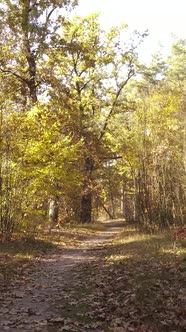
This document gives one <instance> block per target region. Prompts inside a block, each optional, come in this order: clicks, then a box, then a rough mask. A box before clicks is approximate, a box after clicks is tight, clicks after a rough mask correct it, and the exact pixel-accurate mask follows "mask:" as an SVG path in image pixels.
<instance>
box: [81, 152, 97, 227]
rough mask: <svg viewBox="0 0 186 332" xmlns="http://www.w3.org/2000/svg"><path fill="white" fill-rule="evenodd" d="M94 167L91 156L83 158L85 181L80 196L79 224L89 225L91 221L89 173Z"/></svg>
mask: <svg viewBox="0 0 186 332" xmlns="http://www.w3.org/2000/svg"><path fill="white" fill-rule="evenodd" d="M93 167H94V160H93V158H92V157H91V156H89V157H86V158H85V181H84V186H83V187H84V188H83V193H82V195H81V207H80V222H81V223H91V221H92V188H91V173H92V171H93Z"/></svg>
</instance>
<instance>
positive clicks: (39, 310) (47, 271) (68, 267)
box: [0, 221, 123, 332]
mask: <svg viewBox="0 0 186 332" xmlns="http://www.w3.org/2000/svg"><path fill="white" fill-rule="evenodd" d="M104 227H105V230H104V231H102V232H99V234H95V235H94V234H93V235H89V236H86V235H85V236H83V238H82V241H81V242H80V243H79V245H78V246H75V247H72V248H65V247H63V246H61V247H59V248H58V250H57V251H56V252H55V253H52V254H47V255H42V256H38V257H37V258H36V260H35V261H33V264H32V266H30V267H29V268H26V269H25V271H23V275H22V276H21V279H18V280H16V281H14V283H10V284H9V285H8V287H7V288H6V289H5V290H4V292H3V293H2V294H0V303H1V305H0V331H2V332H3V331H9V332H24V331H30V332H31V331H32V332H34V331H43V332H55V331H67V330H68V331H76V329H75V330H73V328H72V326H70V325H69V323H70V321H69V319H68V318H67V319H66V323H65V320H64V318H63V317H61V315H60V313H61V310H63V309H64V310H66V309H65V305H66V302H69V303H68V305H71V306H72V307H73V306H74V305H76V302H75V299H74V303H71V302H72V301H71V300H70V301H68V299H69V297H70V296H69V292H73V283H74V282H75V286H77V284H78V287H81V282H80V284H79V281H78V282H77V280H76V279H79V278H78V276H79V274H81V272H82V271H81V267H82V264H91V262H92V263H93V264H94V263H95V261H96V260H97V259H98V258H99V255H100V253H102V252H103V250H104V249H105V248H106V247H107V246H108V245H110V244H111V242H112V240H113V239H114V238H115V236H116V235H117V234H118V233H120V232H121V231H122V227H123V222H121V221H119V222H118V221H116V222H106V223H104ZM83 273H84V272H83ZM85 275H86V273H85ZM85 278H86V276H85ZM82 287H83V285H82ZM83 291H84V290H83V288H82V289H81V292H82V293H83ZM61 325H63V327H62V326H61ZM75 325H76V324H75ZM78 325H79V324H78V323H77V325H76V328H77V327H78ZM77 330H78V329H77ZM80 330H81V328H80Z"/></svg>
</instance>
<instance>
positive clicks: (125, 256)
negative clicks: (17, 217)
mask: <svg viewBox="0 0 186 332" xmlns="http://www.w3.org/2000/svg"><path fill="white" fill-rule="evenodd" d="M0 331H1V332H3V331H9V332H26V331H30V332H37V331H42V332H60V331H64V332H65V331H70V332H86V331H87V332H94V331H96V332H128V331H129V332H130V331H131V332H133V331H136V332H147V331H148V332H151V331H153V332H182V331H186V250H185V243H184V241H180V242H179V241H176V242H175V241H173V240H172V239H171V236H170V234H167V233H165V234H164V233H163V234H156V235H147V234H145V233H143V232H139V231H138V230H137V229H136V228H135V227H134V226H129V225H127V224H125V223H124V222H122V221H112V222H111V221H110V222H105V223H101V224H100V225H98V228H96V226H95V227H93V228H92V229H91V228H89V229H86V228H78V227H76V228H66V229H58V230H53V231H52V232H51V234H47V233H46V234H38V235H32V237H31V236H24V237H21V238H20V237H18V236H17V237H16V236H15V238H14V239H13V241H12V242H11V243H9V244H0Z"/></svg>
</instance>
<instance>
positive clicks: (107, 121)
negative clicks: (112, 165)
mask: <svg viewBox="0 0 186 332" xmlns="http://www.w3.org/2000/svg"><path fill="white" fill-rule="evenodd" d="M132 76H134V70H133V69H132V68H131V69H130V70H129V73H128V77H127V79H126V80H125V81H124V82H123V83H122V84H121V86H120V88H119V89H118V91H117V93H116V97H115V99H114V101H113V103H112V107H111V109H110V112H109V114H108V115H107V117H106V119H105V123H104V125H103V128H102V130H101V133H100V135H99V138H98V140H101V139H102V137H103V136H104V134H105V132H106V129H107V127H108V124H109V120H110V118H111V116H112V115H113V113H114V108H115V106H116V103H117V101H118V98H119V96H120V94H121V92H122V90H123V88H124V87H125V86H126V85H127V83H128V81H129V80H130V79H131V77H132Z"/></svg>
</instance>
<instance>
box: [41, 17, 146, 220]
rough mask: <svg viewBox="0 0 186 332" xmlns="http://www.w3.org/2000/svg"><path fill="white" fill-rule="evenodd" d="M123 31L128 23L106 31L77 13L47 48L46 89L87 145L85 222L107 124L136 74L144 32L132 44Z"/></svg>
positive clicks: (83, 192)
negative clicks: (49, 48) (137, 50)
mask: <svg viewBox="0 0 186 332" xmlns="http://www.w3.org/2000/svg"><path fill="white" fill-rule="evenodd" d="M125 31H126V26H123V27H121V28H112V29H111V30H110V32H109V33H106V32H104V31H102V30H101V28H100V26H99V23H98V19H97V15H91V16H89V17H85V18H80V17H76V18H75V19H74V20H73V21H72V22H69V21H66V22H63V28H62V30H61V33H59V36H56V39H57V40H56V39H55V41H54V43H55V45H56V47H54V48H52V49H51V50H49V53H48V60H47V61H46V63H47V64H46V65H47V67H48V68H51V69H50V70H49V71H48V81H49V82H50V84H51V89H49V92H48V93H49V95H50V96H51V98H53V97H54V96H55V103H56V102H57V103H58V105H59V107H60V108H61V107H64V110H65V109H66V121H67V123H68V130H69V131H70V132H71V133H72V135H73V136H74V137H75V138H76V139H77V140H80V141H82V144H83V148H82V154H83V158H84V163H83V164H84V165H82V166H81V168H82V173H83V178H84V180H83V184H82V189H81V194H80V196H81V197H80V208H79V210H80V212H79V214H80V215H79V219H80V221H81V222H83V223H84V222H90V221H91V211H92V195H93V193H94V185H95V183H94V180H95V172H94V170H95V169H97V168H98V167H99V165H100V163H102V164H103V160H104V158H103V157H106V155H105V154H107V153H108V152H107V151H106V150H107V148H106V146H107V144H106V141H107V138H106V133H107V132H108V130H109V124H110V122H111V119H112V117H113V116H114V114H116V113H117V112H118V111H119V110H120V108H122V103H123V100H124V99H123V93H122V92H123V91H124V88H125V87H126V85H127V84H128V82H129V81H130V79H131V78H132V77H133V76H134V74H135V65H136V63H137V54H136V44H138V43H139V42H141V39H142V36H139V35H137V37H136V40H135V42H134V43H133V41H132V40H128V39H126V40H125V38H126V36H125ZM57 43H58V45H57ZM46 75H47V74H46ZM104 150H105V151H104ZM108 151H109V148H108Z"/></svg>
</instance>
